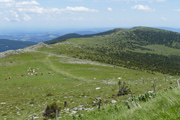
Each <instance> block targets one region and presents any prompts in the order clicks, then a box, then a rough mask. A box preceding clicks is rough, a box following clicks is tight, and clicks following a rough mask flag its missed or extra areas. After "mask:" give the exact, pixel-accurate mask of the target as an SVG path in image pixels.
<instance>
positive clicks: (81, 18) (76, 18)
mask: <svg viewBox="0 0 180 120" xmlns="http://www.w3.org/2000/svg"><path fill="white" fill-rule="evenodd" d="M83 19H84V18H83V17H68V18H61V20H64V21H72V20H73V21H82V20H83Z"/></svg>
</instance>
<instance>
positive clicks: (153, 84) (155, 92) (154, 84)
mask: <svg viewBox="0 0 180 120" xmlns="http://www.w3.org/2000/svg"><path fill="white" fill-rule="evenodd" d="M153 86H154V93H156V88H155V84H153Z"/></svg>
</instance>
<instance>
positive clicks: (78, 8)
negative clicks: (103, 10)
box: [62, 6, 98, 12]
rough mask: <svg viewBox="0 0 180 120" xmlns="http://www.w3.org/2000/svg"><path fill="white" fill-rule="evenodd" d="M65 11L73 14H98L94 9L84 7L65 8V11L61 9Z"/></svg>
mask: <svg viewBox="0 0 180 120" xmlns="http://www.w3.org/2000/svg"><path fill="white" fill-rule="evenodd" d="M62 10H65V11H74V12H98V10H96V9H89V8H86V7H70V6H67V7H66V8H65V9H62Z"/></svg>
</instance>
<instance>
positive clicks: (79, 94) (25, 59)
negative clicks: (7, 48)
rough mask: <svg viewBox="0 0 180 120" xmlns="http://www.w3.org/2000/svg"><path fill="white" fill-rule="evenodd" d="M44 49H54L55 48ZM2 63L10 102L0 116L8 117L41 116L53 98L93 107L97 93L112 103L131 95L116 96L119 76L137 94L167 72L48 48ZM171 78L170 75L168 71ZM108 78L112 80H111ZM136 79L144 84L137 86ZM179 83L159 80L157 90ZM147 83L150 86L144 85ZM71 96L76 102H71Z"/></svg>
mask: <svg viewBox="0 0 180 120" xmlns="http://www.w3.org/2000/svg"><path fill="white" fill-rule="evenodd" d="M43 49H44V50H45V49H46V51H51V50H52V49H53V48H43ZM41 51H42V50H41ZM31 55H33V57H32V56H31ZM74 61H77V63H76V62H75V63H73V62H74ZM0 63H1V76H0V86H1V87H0V91H1V95H0V102H1V103H2V102H6V104H5V105H3V104H2V105H1V107H0V110H1V111H2V112H1V116H0V118H7V119H25V118H30V117H31V116H32V115H34V116H38V117H40V118H41V117H42V116H41V114H42V111H43V110H44V109H45V107H46V105H47V103H50V102H51V101H58V102H59V103H60V104H61V105H62V106H63V102H64V101H65V100H66V101H68V104H69V106H68V108H70V109H73V108H74V107H77V106H78V105H85V106H87V107H88V108H91V107H92V101H93V100H94V99H95V98H96V97H102V98H103V99H104V100H105V101H104V102H103V104H109V103H110V102H111V100H119V99H124V98H127V97H128V96H124V97H117V96H116V94H117V89H118V87H117V86H116V85H113V84H111V83H113V82H115V83H117V82H118V79H117V78H118V77H122V78H123V79H122V80H123V81H129V80H130V82H129V87H130V88H131V89H132V90H133V93H134V94H135V95H137V94H140V93H143V92H144V91H149V90H152V89H153V87H152V83H149V81H150V79H151V80H153V79H154V78H156V80H158V79H161V80H163V79H164V75H162V74H159V73H158V74H156V75H155V74H150V73H145V72H142V71H135V70H128V69H124V68H118V67H116V68H114V67H113V66H111V65H107V64H102V63H98V62H92V61H84V60H79V59H76V58H71V57H68V56H67V57H62V56H57V55H55V54H50V53H44V52H34V53H31V54H29V53H23V54H20V55H12V56H9V57H6V58H1V59H0ZM78 63H79V64H78ZM82 63H84V64H82ZM85 63H89V64H85ZM94 64H96V65H94ZM29 67H31V68H39V67H41V68H42V69H39V70H36V71H37V72H38V73H41V72H43V73H44V75H43V76H40V75H38V76H28V75H27V73H28V72H27V69H28V68H29ZM48 71H52V74H50V75H49V74H47V73H48ZM18 74H19V75H18ZM21 74H24V77H21V76H20V75H21ZM8 76H12V79H8V80H7V81H5V78H7V77H8ZM142 77H143V78H144V79H145V80H146V79H148V81H147V80H146V81H145V82H148V83H145V84H143V83H142V81H140V79H141V78H142ZM94 78H96V79H94ZM113 78H114V79H113ZM167 78H168V79H170V77H168V75H167ZM104 79H110V80H108V81H107V80H104ZM172 79H175V78H172ZM133 81H135V82H133ZM107 82H109V83H110V84H107ZM136 83H140V84H137V85H136V86H134V84H136ZM175 84H176V82H175V80H174V81H172V84H170V81H167V82H163V81H161V82H157V90H163V89H164V88H166V87H168V86H172V85H175ZM144 85H146V87H143V86H144ZM97 87H101V89H100V90H96V88H97ZM139 88H140V89H139ZM48 93H51V94H52V96H46V95H47V94H48ZM94 93H95V94H94ZM112 95H115V96H112ZM71 99H73V101H74V103H72V102H71ZM63 115H66V114H63ZM61 116H62V115H61Z"/></svg>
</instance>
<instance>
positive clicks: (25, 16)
mask: <svg viewBox="0 0 180 120" xmlns="http://www.w3.org/2000/svg"><path fill="white" fill-rule="evenodd" d="M23 20H24V21H29V20H31V17H30V16H29V15H27V14H24V17H23Z"/></svg>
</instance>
